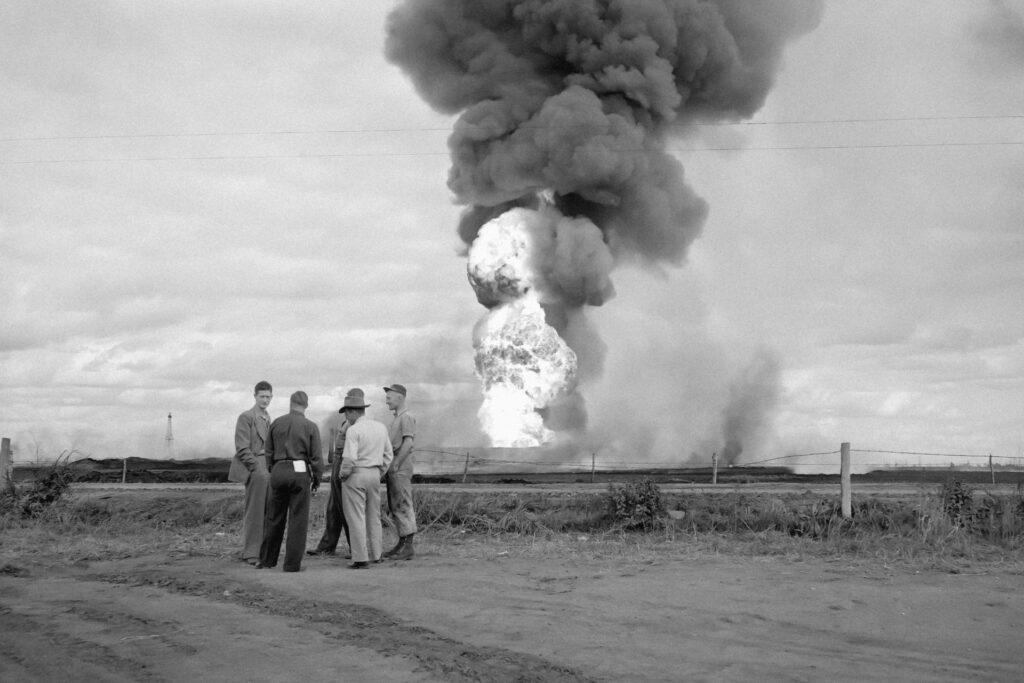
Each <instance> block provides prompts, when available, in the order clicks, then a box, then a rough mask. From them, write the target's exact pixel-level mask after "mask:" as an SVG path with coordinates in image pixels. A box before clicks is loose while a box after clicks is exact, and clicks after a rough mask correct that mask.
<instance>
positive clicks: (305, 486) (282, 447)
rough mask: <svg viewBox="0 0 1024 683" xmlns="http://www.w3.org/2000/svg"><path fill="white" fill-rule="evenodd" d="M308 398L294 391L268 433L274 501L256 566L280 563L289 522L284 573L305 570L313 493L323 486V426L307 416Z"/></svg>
mask: <svg viewBox="0 0 1024 683" xmlns="http://www.w3.org/2000/svg"><path fill="white" fill-rule="evenodd" d="M308 405H309V397H307V396H306V392H304V391H296V392H295V393H294V394H292V395H291V402H290V405H289V412H288V414H287V415H282V416H281V417H279V418H277V419H276V420H274V421H273V422H272V423H271V425H270V433H269V435H268V437H267V460H268V461H269V463H268V465H269V467H270V501H269V503H268V504H267V521H266V528H265V529H264V532H263V544H262V546H261V547H260V562H259V564H257V565H256V567H257V568H259V569H262V568H264V567H275V566H277V558H278V555H280V553H281V540H282V538H283V537H284V529H285V524H286V523H287V526H288V540H287V542H286V544H285V549H284V571H286V572H297V571H299V569H301V568H302V556H303V554H305V552H306V529H307V528H308V526H309V498H310V491H311V490H313V491H315V490H316V489H317V488H318V487H319V486H320V477H321V476H322V475H323V471H324V459H323V455H322V454H321V452H320V429H319V428H318V427H317V426H316V423H314V422H312V421H311V420H307V419H306V407H307V406H308Z"/></svg>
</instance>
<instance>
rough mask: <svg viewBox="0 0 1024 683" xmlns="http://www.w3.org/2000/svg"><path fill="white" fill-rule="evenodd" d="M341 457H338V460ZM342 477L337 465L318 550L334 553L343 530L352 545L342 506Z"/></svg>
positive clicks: (347, 541) (332, 478)
mask: <svg viewBox="0 0 1024 683" xmlns="http://www.w3.org/2000/svg"><path fill="white" fill-rule="evenodd" d="M338 460H341V458H340V457H338V458H336V460H335V464H337V461H338ZM341 487H342V483H341V477H339V476H338V468H337V466H335V467H334V468H333V470H332V472H331V492H330V494H328V496H327V509H326V511H325V512H324V534H323V536H321V537H320V542H319V543H317V545H316V550H317V552H322V553H333V552H334V551H335V550H337V549H338V541H339V540H341V532H342V531H344V532H345V542H346V543H348V545H349V547H350V548H351V547H352V541H351V540H350V539H349V534H348V524H346V523H345V510H344V508H343V507H342V502H341V501H342V495H341Z"/></svg>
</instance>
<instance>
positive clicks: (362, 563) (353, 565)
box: [348, 562, 370, 569]
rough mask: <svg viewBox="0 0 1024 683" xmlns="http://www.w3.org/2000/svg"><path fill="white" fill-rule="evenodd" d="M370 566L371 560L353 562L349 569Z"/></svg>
mask: <svg viewBox="0 0 1024 683" xmlns="http://www.w3.org/2000/svg"><path fill="white" fill-rule="evenodd" d="M369 566H370V563H369V562H353V563H352V564H350V565H349V566H348V568H349V569H366V568H368V567H369Z"/></svg>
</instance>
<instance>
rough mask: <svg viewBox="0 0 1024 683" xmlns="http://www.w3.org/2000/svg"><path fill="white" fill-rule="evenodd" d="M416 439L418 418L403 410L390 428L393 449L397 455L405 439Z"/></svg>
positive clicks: (389, 433) (389, 435)
mask: <svg viewBox="0 0 1024 683" xmlns="http://www.w3.org/2000/svg"><path fill="white" fill-rule="evenodd" d="M407 436H408V437H411V438H416V418H415V417H413V416H412V415H410V414H409V411H408V410H406V409H405V408H402V409H401V410H399V411H398V413H397V414H396V415H395V419H394V420H392V421H391V426H390V427H388V438H390V439H391V449H392V450H393V451H394V452H395V453H397V452H398V449H399V447H400V446H401V445H402V440H403V439H405V437H407Z"/></svg>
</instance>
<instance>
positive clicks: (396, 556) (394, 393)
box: [384, 384, 416, 560]
mask: <svg viewBox="0 0 1024 683" xmlns="http://www.w3.org/2000/svg"><path fill="white" fill-rule="evenodd" d="M407 395H408V391H406V389H405V386H403V385H401V384H392V385H391V386H387V387H384V397H385V398H384V402H385V403H387V406H388V409H389V410H391V412H392V413H394V415H395V419H394V420H392V421H391V427H389V428H388V438H389V439H390V440H391V448H392V450H394V452H395V459H394V461H393V462H392V463H391V467H390V468H389V469H388V474H387V483H388V510H390V512H391V519H392V520H394V522H395V529H396V530H397V532H398V543H397V544H396V545H395V547H394V548H392V549H391V550H389V551H387V552H386V553H384V557H386V558H388V559H392V560H411V559H412V556H413V548H412V537H413V535H414V534H415V533H416V510H415V509H414V508H413V505H412V468H413V463H412V447H413V441H414V440H415V438H416V418H414V417H413V416H412V415H410V414H409V411H408V410H406V408H405V398H406V396H407Z"/></svg>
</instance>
